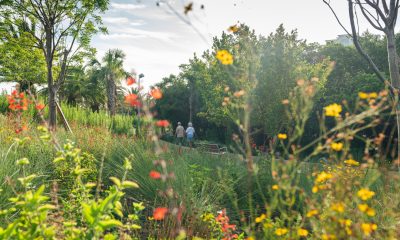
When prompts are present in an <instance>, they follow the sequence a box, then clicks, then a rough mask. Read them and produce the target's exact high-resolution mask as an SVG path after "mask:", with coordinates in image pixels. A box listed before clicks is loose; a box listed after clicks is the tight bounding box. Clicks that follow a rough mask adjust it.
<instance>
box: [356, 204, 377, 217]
mask: <svg viewBox="0 0 400 240" xmlns="http://www.w3.org/2000/svg"><path fill="white" fill-rule="evenodd" d="M358 209H360V211H361V212H365V213H366V214H367V215H368V216H370V217H373V216H375V210H374V209H373V208H370V207H369V206H368V204H359V205H358Z"/></svg>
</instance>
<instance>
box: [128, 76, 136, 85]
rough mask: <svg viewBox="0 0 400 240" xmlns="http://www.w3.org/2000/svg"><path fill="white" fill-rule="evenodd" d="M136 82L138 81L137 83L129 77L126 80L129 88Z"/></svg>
mask: <svg viewBox="0 0 400 240" xmlns="http://www.w3.org/2000/svg"><path fill="white" fill-rule="evenodd" d="M135 82H136V81H135V79H134V78H133V77H132V76H129V77H128V78H127V79H126V85H128V86H130V85H132V84H134V83H135Z"/></svg>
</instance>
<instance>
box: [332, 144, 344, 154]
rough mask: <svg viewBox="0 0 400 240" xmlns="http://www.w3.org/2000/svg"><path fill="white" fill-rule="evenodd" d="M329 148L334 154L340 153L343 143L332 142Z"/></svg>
mask: <svg viewBox="0 0 400 240" xmlns="http://www.w3.org/2000/svg"><path fill="white" fill-rule="evenodd" d="M331 148H332V150H334V151H336V152H340V151H341V150H342V149H343V143H341V142H337V143H336V142H333V143H331Z"/></svg>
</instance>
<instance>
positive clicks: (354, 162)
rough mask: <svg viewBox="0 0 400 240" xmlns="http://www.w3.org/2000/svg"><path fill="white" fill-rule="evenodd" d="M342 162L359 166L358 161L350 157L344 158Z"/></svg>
mask: <svg viewBox="0 0 400 240" xmlns="http://www.w3.org/2000/svg"><path fill="white" fill-rule="evenodd" d="M344 163H346V164H347V165H350V166H359V165H360V163H359V162H357V161H355V160H354V159H351V158H350V159H347V160H345V161H344Z"/></svg>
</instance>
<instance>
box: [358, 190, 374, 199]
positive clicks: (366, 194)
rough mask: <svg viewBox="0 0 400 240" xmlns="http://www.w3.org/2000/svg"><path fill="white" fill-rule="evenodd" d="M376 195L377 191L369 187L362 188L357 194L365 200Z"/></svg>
mask: <svg viewBox="0 0 400 240" xmlns="http://www.w3.org/2000/svg"><path fill="white" fill-rule="evenodd" d="M374 195H375V193H374V192H373V191H370V190H369V189H366V188H362V189H360V190H359V191H358V192H357V196H358V197H359V198H361V199H362V200H364V201H366V200H368V199H370V198H372V197H373V196H374Z"/></svg>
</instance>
